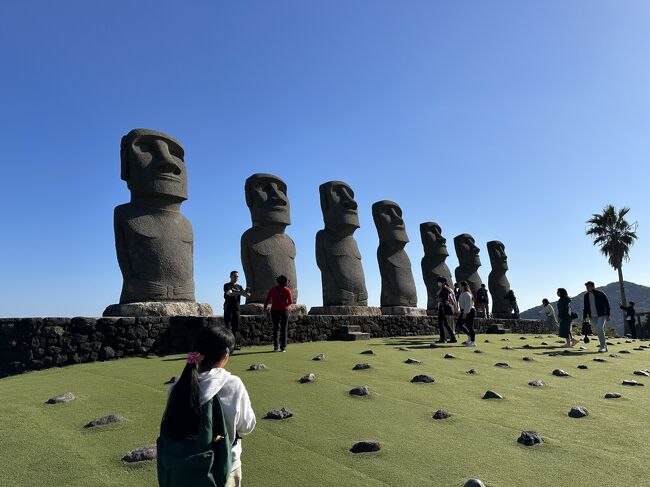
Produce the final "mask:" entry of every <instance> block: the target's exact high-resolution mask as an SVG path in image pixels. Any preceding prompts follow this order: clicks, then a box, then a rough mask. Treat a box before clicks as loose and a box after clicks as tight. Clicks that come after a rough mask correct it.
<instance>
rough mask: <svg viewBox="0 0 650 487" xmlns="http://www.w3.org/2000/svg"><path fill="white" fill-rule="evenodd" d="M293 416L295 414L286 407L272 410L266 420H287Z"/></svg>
mask: <svg viewBox="0 0 650 487" xmlns="http://www.w3.org/2000/svg"><path fill="white" fill-rule="evenodd" d="M291 416H293V412H291V411H290V410H288V409H287V408H285V407H282V408H280V409H271V410H270V411H269V412H268V413H266V416H265V418H266V419H287V418H290V417H291Z"/></svg>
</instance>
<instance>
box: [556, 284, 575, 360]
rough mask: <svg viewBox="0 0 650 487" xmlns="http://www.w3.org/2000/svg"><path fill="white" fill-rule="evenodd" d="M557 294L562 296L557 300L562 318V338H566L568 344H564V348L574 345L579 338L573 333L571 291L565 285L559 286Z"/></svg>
mask: <svg viewBox="0 0 650 487" xmlns="http://www.w3.org/2000/svg"><path fill="white" fill-rule="evenodd" d="M557 296H558V298H560V299H559V300H558V302H557V316H558V318H560V333H559V335H560V338H564V339H565V340H566V344H564V345H562V347H563V348H571V347H574V346H575V345H576V344H577V343H578V340H575V339H574V338H573V334H572V333H571V323H572V322H573V317H572V316H571V314H572V312H571V298H569V293H567V291H566V289H564V288H563V287H561V288H558V290H557Z"/></svg>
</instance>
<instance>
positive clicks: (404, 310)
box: [381, 306, 427, 316]
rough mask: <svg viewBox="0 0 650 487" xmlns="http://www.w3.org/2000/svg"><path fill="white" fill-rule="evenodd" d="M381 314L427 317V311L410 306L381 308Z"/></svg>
mask: <svg viewBox="0 0 650 487" xmlns="http://www.w3.org/2000/svg"><path fill="white" fill-rule="evenodd" d="M381 314H382V315H388V316H427V310H426V309H422V308H415V307H410V306H382V308H381Z"/></svg>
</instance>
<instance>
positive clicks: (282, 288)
mask: <svg viewBox="0 0 650 487" xmlns="http://www.w3.org/2000/svg"><path fill="white" fill-rule="evenodd" d="M275 281H276V282H277V283H278V285H277V286H275V287H272V288H271V289H269V293H268V294H267V295H266V299H265V300H264V312H265V313H266V311H267V309H268V307H269V302H271V321H272V322H273V351H274V352H277V351H280V352H286V351H287V325H288V324H289V308H290V307H291V305H292V304H293V296H292V295H291V289H289V288H288V287H287V284H288V283H289V279H287V277H286V276H284V275H281V276H278V278H277V279H276V280H275ZM279 331H281V332H282V335H281V337H280V344H279V346H278V332H279Z"/></svg>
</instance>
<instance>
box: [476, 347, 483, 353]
mask: <svg viewBox="0 0 650 487" xmlns="http://www.w3.org/2000/svg"><path fill="white" fill-rule="evenodd" d="M474 353H483V350H481V349H480V348H477V349H476V350H474Z"/></svg>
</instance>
